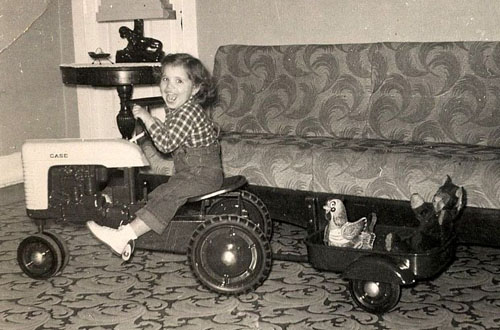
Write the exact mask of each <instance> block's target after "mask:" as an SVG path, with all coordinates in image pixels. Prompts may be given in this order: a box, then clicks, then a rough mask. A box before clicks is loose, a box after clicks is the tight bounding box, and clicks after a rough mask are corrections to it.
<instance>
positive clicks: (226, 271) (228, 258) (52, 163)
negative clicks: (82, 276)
mask: <svg viewBox="0 0 500 330" xmlns="http://www.w3.org/2000/svg"><path fill="white" fill-rule="evenodd" d="M22 158H23V170H24V180H25V183H24V186H25V198H26V208H27V214H28V216H29V217H31V218H32V219H33V220H34V221H35V223H36V224H37V227H38V233H36V234H34V235H31V236H29V237H27V238H25V239H24V240H23V241H22V242H21V243H20V245H19V247H18V251H17V260H18V263H19V265H20V267H21V269H22V271H23V272H24V273H25V274H27V275H28V276H30V277H32V278H34V279H46V278H49V277H51V276H53V275H56V274H58V273H60V272H62V271H63V269H64V267H65V266H66V264H67V263H68V260H69V252H68V249H67V247H66V244H65V242H64V240H63V239H62V238H61V237H60V236H59V235H57V234H56V233H54V232H51V231H48V230H46V224H47V220H49V219H57V220H58V221H62V222H63V223H73V224H75V223H76V224H85V222H87V221H89V220H94V221H96V222H98V223H100V224H104V225H107V226H111V227H118V226H119V225H121V224H126V223H128V222H130V221H132V219H133V217H134V214H135V212H136V211H137V210H138V209H140V208H141V207H142V206H144V205H145V204H146V203H147V195H148V192H150V191H152V190H153V189H154V188H155V187H156V186H157V185H159V184H161V183H162V182H165V181H166V180H168V177H167V176H161V175H145V174H141V172H140V169H141V168H142V167H144V166H148V165H149V163H148V161H147V159H146V158H145V156H144V154H143V152H142V150H141V148H140V147H139V146H138V145H137V144H135V143H132V142H130V141H126V140H122V139H57V140H29V141H27V142H26V143H25V144H24V145H23V148H22ZM246 183H247V182H246V179H245V178H244V177H242V176H235V177H229V178H226V179H225V180H224V185H223V187H222V188H221V189H220V190H218V191H214V192H212V193H209V194H205V195H201V196H197V197H194V198H191V199H190V200H189V201H188V203H187V204H186V205H185V206H184V207H183V208H181V210H179V212H178V213H177V214H176V216H175V218H174V219H173V220H172V221H171V223H170V225H169V226H168V227H167V229H166V230H165V232H164V233H163V234H162V235H158V234H156V233H153V232H150V233H147V234H146V235H143V236H141V237H140V238H139V239H137V240H136V241H135V245H136V246H135V248H138V249H147V250H157V251H165V252H173V253H187V256H188V260H189V263H190V266H191V269H192V271H193V272H194V274H195V276H196V277H197V278H198V280H199V281H200V282H201V283H202V284H203V285H205V286H206V287H208V288H209V289H211V290H213V291H216V292H219V293H224V294H240V293H244V292H247V291H250V290H253V289H254V288H256V287H257V286H259V285H260V284H261V283H262V282H263V281H264V280H265V279H266V277H267V276H268V274H269V272H270V268H271V255H272V254H271V247H270V238H271V233H272V222H271V219H270V216H269V212H268V210H267V208H266V206H265V205H264V203H263V202H262V201H261V200H260V199H259V198H258V197H257V196H255V195H254V194H252V193H250V192H248V191H246V190H243V189H242V188H243V187H244V186H245V185H246ZM89 235H90V233H89ZM131 249H133V246H131ZM124 257H125V258H124V259H127V258H128V257H129V256H124Z"/></svg>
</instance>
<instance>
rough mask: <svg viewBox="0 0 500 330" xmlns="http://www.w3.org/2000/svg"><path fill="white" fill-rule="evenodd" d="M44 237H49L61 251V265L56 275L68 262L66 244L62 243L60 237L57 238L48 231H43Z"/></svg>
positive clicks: (56, 235)
mask: <svg viewBox="0 0 500 330" xmlns="http://www.w3.org/2000/svg"><path fill="white" fill-rule="evenodd" d="M43 233H44V234H45V235H48V236H50V237H51V238H52V239H53V240H54V241H55V242H56V243H57V246H59V250H60V251H61V257H62V265H61V267H60V268H59V271H58V272H57V273H58V274H59V273H61V272H62V271H63V270H64V268H65V267H66V265H67V264H68V262H69V250H68V247H67V246H66V244H65V243H64V240H63V239H62V237H61V236H59V235H58V234H56V233H53V232H50V231H45V232H43Z"/></svg>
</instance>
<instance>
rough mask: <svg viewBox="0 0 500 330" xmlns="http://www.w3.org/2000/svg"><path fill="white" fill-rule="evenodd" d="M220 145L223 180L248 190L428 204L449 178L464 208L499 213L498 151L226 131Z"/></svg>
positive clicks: (384, 141)
mask: <svg viewBox="0 0 500 330" xmlns="http://www.w3.org/2000/svg"><path fill="white" fill-rule="evenodd" d="M221 144H222V154H223V166H224V171H225V173H226V175H237V174H242V175H245V176H246V177H247V180H248V181H249V183H250V184H254V185H259V186H268V187H275V188H286V189H295V190H305V191H314V192H327V193H328V192H330V193H336V194H345V195H356V196H365V197H377V198H388V199H395V200H409V199H410V196H411V194H412V193H419V194H421V195H422V196H423V197H424V198H425V199H426V200H428V201H430V200H431V198H432V195H433V194H434V193H435V192H436V190H437V188H438V187H440V186H441V185H442V183H443V181H444V179H445V178H446V176H447V175H449V176H450V177H451V178H452V179H453V181H454V182H455V183H456V184H457V185H460V186H463V187H464V188H465V190H466V191H467V205H468V206H471V207H482V208H495V209H499V208H500V150H499V149H497V148H492V147H485V146H473V145H455V144H444V143H412V142H402V141H389V140H364V139H335V138H325V137H297V136H288V137H284V136H278V135H270V134H255V133H225V134H224V135H223V136H222V143H221Z"/></svg>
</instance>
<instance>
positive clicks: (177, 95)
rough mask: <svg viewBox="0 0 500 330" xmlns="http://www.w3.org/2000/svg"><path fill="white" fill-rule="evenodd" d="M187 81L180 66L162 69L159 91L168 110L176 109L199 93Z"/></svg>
mask: <svg viewBox="0 0 500 330" xmlns="http://www.w3.org/2000/svg"><path fill="white" fill-rule="evenodd" d="M199 89H200V88H199V86H195V85H194V84H193V82H192V81H191V79H189V77H188V75H187V72H186V70H185V69H184V67H183V66H182V65H176V66H173V65H166V66H165V67H164V68H163V72H162V76H161V82H160V90H161V96H162V97H163V100H164V101H165V103H166V104H167V107H169V108H170V109H177V108H178V107H180V106H181V105H183V104H184V103H185V102H186V101H187V100H188V99H189V98H190V97H191V96H193V95H195V94H196V93H198V91H199Z"/></svg>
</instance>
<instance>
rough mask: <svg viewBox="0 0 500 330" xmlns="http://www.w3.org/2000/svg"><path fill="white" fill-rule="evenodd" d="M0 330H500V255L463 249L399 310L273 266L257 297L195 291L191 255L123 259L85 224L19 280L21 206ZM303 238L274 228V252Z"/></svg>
mask: <svg viewBox="0 0 500 330" xmlns="http://www.w3.org/2000/svg"><path fill="white" fill-rule="evenodd" d="M0 219H1V220H0V251H1V252H0V292H1V295H0V329H5V330H7V329H193V330H194V329H217V330H224V329H336V328H338V329H499V328H500V313H499V311H500V249H495V248H488V247H478V246H459V247H458V250H457V258H456V260H455V261H454V262H453V263H452V265H451V266H450V267H449V269H447V270H446V271H445V272H444V273H442V274H441V275H440V276H439V277H437V278H436V279H433V280H430V281H426V282H419V283H418V284H417V285H416V286H412V287H408V288H404V289H403V293H402V296H401V301H400V302H399V304H398V305H397V306H396V308H395V309H394V310H393V311H391V312H389V313H386V314H384V315H381V316H378V315H372V314H369V313H367V312H364V311H363V310H361V309H360V308H358V307H357V306H356V305H355V304H354V302H353V300H352V299H351V297H350V294H349V290H348V285H347V284H348V283H347V282H346V281H345V280H343V279H342V278H341V277H340V275H339V274H337V273H328V272H320V271H318V270H315V269H314V268H312V267H311V265H310V264H308V263H300V262H290V261H280V260H274V261H273V268H272V271H271V274H270V276H269V278H268V279H267V280H266V281H265V282H264V284H263V285H262V286H261V287H259V288H258V289H257V290H255V291H254V292H251V293H248V294H245V295H241V296H237V297H226V296H221V295H218V294H216V293H213V292H210V291H208V290H206V289H205V288H203V287H202V286H200V285H199V284H198V283H197V281H196V279H195V277H194V275H193V274H192V273H191V271H190V268H189V265H188V263H187V258H186V257H185V256H183V255H174V254H168V253H161V252H150V251H141V250H139V251H136V253H135V256H134V257H133V259H132V261H131V262H130V263H128V264H122V263H121V259H120V258H118V257H116V256H113V255H112V254H111V253H110V251H109V250H108V249H107V248H106V247H105V246H103V245H102V244H100V243H99V242H97V241H96V240H95V239H94V238H93V237H92V236H91V235H90V234H89V233H88V231H87V230H86V228H85V227H84V226H78V225H74V224H68V225H62V224H60V223H54V224H51V225H50V230H51V231H53V232H55V233H58V234H59V235H60V236H61V237H63V239H64V241H65V242H66V244H67V246H68V249H69V252H70V260H69V263H68V265H67V266H66V268H65V269H64V271H63V272H62V273H61V274H59V275H57V276H54V277H52V278H50V279H48V280H33V279H31V278H29V277H27V276H26V275H24V274H23V273H22V271H21V270H20V268H19V266H18V265H17V261H16V250H17V247H18V245H19V243H20V242H21V240H22V239H24V238H25V237H27V236H28V235H30V234H33V233H35V232H36V226H35V224H34V223H33V221H32V220H31V219H29V218H28V217H27V216H26V213H25V209H24V203H23V202H22V201H16V202H12V203H10V204H8V205H6V206H3V207H2V209H1V210H0ZM304 235H305V232H304V231H303V230H302V229H299V228H295V227H292V226H289V225H285V224H281V223H275V234H274V238H273V242H272V246H273V250H274V251H275V252H280V253H296V254H304V253H305V245H304V244H303V242H302V241H301V239H302V238H303V237H304Z"/></svg>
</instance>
